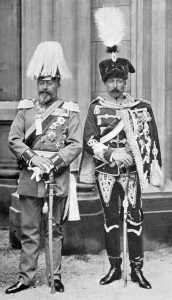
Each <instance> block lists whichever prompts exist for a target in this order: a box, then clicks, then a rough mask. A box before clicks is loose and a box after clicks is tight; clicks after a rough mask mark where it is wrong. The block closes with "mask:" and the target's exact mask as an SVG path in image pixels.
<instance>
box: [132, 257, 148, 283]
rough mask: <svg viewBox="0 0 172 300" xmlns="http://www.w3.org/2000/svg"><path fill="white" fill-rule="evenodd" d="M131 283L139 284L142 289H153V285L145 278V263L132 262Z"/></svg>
mask: <svg viewBox="0 0 172 300" xmlns="http://www.w3.org/2000/svg"><path fill="white" fill-rule="evenodd" d="M130 265H131V281H133V282H137V283H138V284H139V286H140V287H141V288H144V289H151V288H152V287H151V284H150V283H149V282H148V281H147V279H146V278H145V277H144V276H143V272H142V270H141V269H142V266H143V262H142V263H140V262H133V261H132V262H131V264H130Z"/></svg>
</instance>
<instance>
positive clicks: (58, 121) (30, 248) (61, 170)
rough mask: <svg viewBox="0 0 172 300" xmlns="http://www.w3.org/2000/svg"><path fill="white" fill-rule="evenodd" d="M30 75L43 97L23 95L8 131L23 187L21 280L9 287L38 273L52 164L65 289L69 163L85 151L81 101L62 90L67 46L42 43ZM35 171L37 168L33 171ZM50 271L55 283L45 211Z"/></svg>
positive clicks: (22, 285)
mask: <svg viewBox="0 0 172 300" xmlns="http://www.w3.org/2000/svg"><path fill="white" fill-rule="evenodd" d="M27 75H28V77H29V78H31V79H33V78H36V79H37V89H38V98H37V99H24V100H21V101H20V103H19V106H18V109H19V111H18V113H17V115H16V117H15V119H14V121H13V123H12V126H11V130H10V134H9V147H10V150H11V151H12V152H13V153H14V155H15V156H16V157H17V159H18V161H19V164H20V166H21V168H22V170H21V174H20V178H19V185H18V193H19V201H20V212H21V229H22V236H21V244H22V251H21V257H20V266H19V268H20V273H19V279H18V282H17V283H16V284H14V285H13V286H11V287H10V288H8V289H7V290H6V293H7V294H10V293H17V292H19V291H21V290H24V289H26V288H28V287H29V285H30V283H31V281H32V280H33V278H34V276H35V273H36V266H37V260H38V255H39V251H40V224H41V217H42V208H43V205H44V196H45V184H44V180H43V178H44V175H45V174H47V173H49V171H50V170H51V169H53V173H54V180H55V186H54V193H55V196H54V203H53V220H54V221H53V269H54V285H55V290H56V291H58V292H63V291H64V286H63V284H62V282H61V275H60V268H61V251H62V239H63V234H62V231H61V225H62V220H63V215H64V210H65V204H66V199H67V196H68V189H69V174H70V170H69V167H70V164H71V162H72V161H73V160H74V159H75V158H76V157H77V156H78V155H79V153H80V152H81V147H82V143H81V140H82V138H81V125H80V121H79V107H78V105H77V104H75V103H73V102H71V101H69V102H64V101H63V100H61V99H59V98H58V96H57V94H58V90H59V88H60V82H61V79H65V78H70V77H71V74H70V71H69V69H68V67H67V65H66V62H65V59H64V56H63V50H62V47H61V45H60V44H59V43H58V42H51V41H50V42H42V43H40V44H39V45H38V47H37V49H36V51H35V53H34V55H33V57H32V60H31V62H30V64H29V67H28V70H27ZM33 171H34V173H33ZM45 254H46V276H47V280H48V283H49V284H50V262H49V256H48V216H47V214H46V215H45Z"/></svg>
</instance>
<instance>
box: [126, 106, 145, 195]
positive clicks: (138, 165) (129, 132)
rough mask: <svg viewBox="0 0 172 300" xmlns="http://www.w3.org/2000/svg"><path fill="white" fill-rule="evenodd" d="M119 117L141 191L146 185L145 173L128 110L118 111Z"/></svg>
mask: <svg viewBox="0 0 172 300" xmlns="http://www.w3.org/2000/svg"><path fill="white" fill-rule="evenodd" d="M120 115H121V118H122V120H123V123H124V130H125V133H126V136H127V142H128V145H129V147H130V149H131V151H132V154H133V156H134V159H135V162H136V168H137V172H138V175H139V180H140V186H141V189H145V188H146V187H147V185H148V179H147V172H146V173H144V172H143V162H142V157H141V153H140V149H139V146H138V143H137V141H136V137H135V135H134V131H133V129H132V126H131V123H130V119H129V111H128V109H122V110H121V111H120Z"/></svg>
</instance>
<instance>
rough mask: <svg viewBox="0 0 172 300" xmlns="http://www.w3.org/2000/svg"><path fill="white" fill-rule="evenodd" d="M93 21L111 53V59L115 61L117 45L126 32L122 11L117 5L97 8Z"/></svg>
mask: <svg viewBox="0 0 172 300" xmlns="http://www.w3.org/2000/svg"><path fill="white" fill-rule="evenodd" d="M95 23H96V25H97V30H98V35H99V37H100V38H101V40H102V41H103V43H104V44H105V46H107V52H110V53H112V60H113V61H116V54H115V53H116V52H118V48H117V46H118V45H120V43H121V41H122V39H123V37H124V35H125V34H126V27H125V24H124V16H123V13H122V12H121V10H120V9H119V8H117V7H101V8H98V9H97V10H96V12H95Z"/></svg>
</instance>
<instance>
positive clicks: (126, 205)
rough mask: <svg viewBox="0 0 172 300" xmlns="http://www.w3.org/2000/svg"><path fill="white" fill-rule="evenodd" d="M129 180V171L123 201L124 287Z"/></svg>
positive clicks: (125, 279)
mask: <svg viewBox="0 0 172 300" xmlns="http://www.w3.org/2000/svg"><path fill="white" fill-rule="evenodd" d="M128 182H129V171H127V173H126V177H125V197H124V201H123V208H124V216H123V269H124V270H123V280H124V287H126V286H127V209H128Z"/></svg>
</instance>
